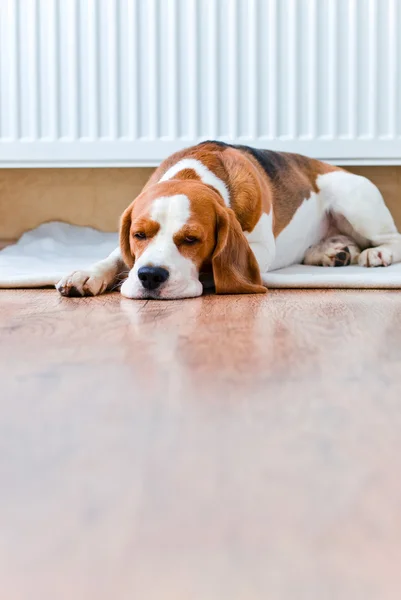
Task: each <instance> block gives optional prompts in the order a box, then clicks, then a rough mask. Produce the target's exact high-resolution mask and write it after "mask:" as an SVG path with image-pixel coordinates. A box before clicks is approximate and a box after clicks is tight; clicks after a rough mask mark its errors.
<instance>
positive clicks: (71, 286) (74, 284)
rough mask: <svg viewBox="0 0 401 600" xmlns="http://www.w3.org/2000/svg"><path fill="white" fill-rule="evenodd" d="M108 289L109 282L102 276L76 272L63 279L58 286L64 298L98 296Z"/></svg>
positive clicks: (88, 272)
mask: <svg viewBox="0 0 401 600" xmlns="http://www.w3.org/2000/svg"><path fill="white" fill-rule="evenodd" d="M106 288H107V281H106V280H105V278H104V277H103V275H102V274H99V273H95V272H91V271H74V272H73V273H71V274H70V275H67V276H66V277H63V278H62V279H60V281H59V282H58V283H57V284H56V289H57V290H58V291H59V292H60V294H61V295H62V296H69V297H70V298H71V297H75V298H79V297H80V296H97V295H98V294H102V293H103V292H104V291H105V290H106Z"/></svg>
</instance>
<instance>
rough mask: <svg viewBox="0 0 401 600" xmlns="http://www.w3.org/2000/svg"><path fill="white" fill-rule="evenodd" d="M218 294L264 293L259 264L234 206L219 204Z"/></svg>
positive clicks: (215, 269)
mask: <svg viewBox="0 0 401 600" xmlns="http://www.w3.org/2000/svg"><path fill="white" fill-rule="evenodd" d="M212 267H213V277H214V283H215V287H216V293H217V294H264V293H266V288H265V287H263V285H262V278H261V276H260V271H259V266H258V263H257V262H256V258H255V255H254V253H253V252H252V250H251V248H250V246H249V244H248V240H247V239H246V237H245V236H244V233H243V231H242V229H241V226H240V224H239V222H238V220H237V218H236V216H235V213H234V211H232V210H231V208H223V207H221V206H218V208H217V243H216V247H215V249H214V254H213V256H212Z"/></svg>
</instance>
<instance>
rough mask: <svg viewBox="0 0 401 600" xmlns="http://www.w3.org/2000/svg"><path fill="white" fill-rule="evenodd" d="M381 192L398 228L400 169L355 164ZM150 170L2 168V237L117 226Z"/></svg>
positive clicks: (0, 238)
mask: <svg viewBox="0 0 401 600" xmlns="http://www.w3.org/2000/svg"><path fill="white" fill-rule="evenodd" d="M349 170H350V171H352V172H354V173H358V174H360V175H365V176H367V177H369V178H370V179H371V180H372V181H373V182H374V183H375V184H376V185H377V186H378V187H379V188H380V190H381V192H382V194H383V196H384V198H385V200H386V202H387V205H388V206H389V208H390V210H391V211H392V213H393V215H394V218H395V220H396V222H397V224H398V227H399V228H400V229H401V167H353V168H352V169H349ZM152 171H153V169H144V168H143V169H0V240H12V239H15V238H17V237H18V236H20V235H21V233H23V232H24V231H26V230H28V229H32V228H33V227H36V226H37V225H39V224H40V223H43V222H45V221H50V220H60V221H67V222H68V223H75V224H79V225H91V226H93V227H97V228H99V229H103V230H106V231H113V230H116V229H117V226H118V219H119V216H120V214H121V213H122V211H123V210H124V208H126V207H127V206H128V204H129V203H130V201H131V200H132V199H133V198H134V197H135V196H136V195H137V194H138V193H139V191H140V190H141V188H142V186H143V185H144V183H145V182H146V180H147V179H148V178H149V176H150V174H151V173H152Z"/></svg>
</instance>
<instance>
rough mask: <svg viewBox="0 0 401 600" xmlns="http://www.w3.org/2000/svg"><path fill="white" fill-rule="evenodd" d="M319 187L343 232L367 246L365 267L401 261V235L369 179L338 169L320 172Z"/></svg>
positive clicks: (361, 261)
mask: <svg viewBox="0 0 401 600" xmlns="http://www.w3.org/2000/svg"><path fill="white" fill-rule="evenodd" d="M318 186H319V188H320V190H321V192H322V193H323V197H324V201H325V202H326V204H327V208H328V210H329V212H330V213H331V215H332V216H333V218H334V220H335V223H336V225H337V227H338V229H339V231H340V232H341V233H342V234H345V235H347V236H350V238H351V239H352V240H354V241H355V243H356V244H357V246H359V247H360V248H361V249H363V251H362V252H361V254H360V255H359V258H358V263H359V264H360V265H361V266H364V267H380V266H383V267H386V266H388V265H390V264H391V263H396V262H400V261H401V235H400V234H399V232H398V231H397V228H396V226H395V224H394V220H393V218H392V216H391V214H390V211H389V210H388V208H387V206H386V205H385V203H384V200H383V197H382V195H381V193H380V192H379V190H378V188H377V187H376V186H375V185H374V184H373V183H372V182H371V181H369V179H366V177H361V176H360V175H354V174H352V173H347V172H346V171H342V170H338V171H333V172H331V173H326V174H324V175H320V176H319V177H318Z"/></svg>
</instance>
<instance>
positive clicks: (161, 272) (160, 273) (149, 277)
mask: <svg viewBox="0 0 401 600" xmlns="http://www.w3.org/2000/svg"><path fill="white" fill-rule="evenodd" d="M168 276H169V272H168V271H167V269H163V267H141V268H140V269H138V278H139V280H140V282H141V283H142V285H143V287H144V288H145V289H146V290H156V289H157V288H158V287H159V286H161V284H162V283H164V282H165V281H167V279H168Z"/></svg>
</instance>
